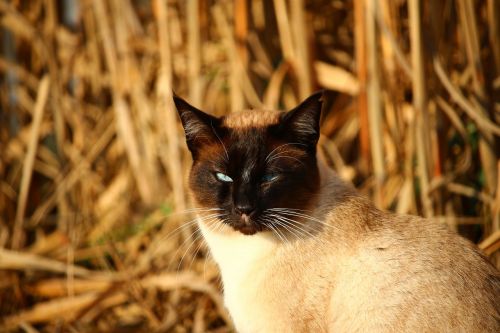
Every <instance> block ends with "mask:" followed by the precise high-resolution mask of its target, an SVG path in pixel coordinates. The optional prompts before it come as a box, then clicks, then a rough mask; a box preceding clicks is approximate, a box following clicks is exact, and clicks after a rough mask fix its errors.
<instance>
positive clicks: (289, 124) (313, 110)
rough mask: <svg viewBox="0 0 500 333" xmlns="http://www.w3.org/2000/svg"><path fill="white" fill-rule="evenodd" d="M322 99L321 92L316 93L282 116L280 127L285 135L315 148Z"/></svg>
mask: <svg viewBox="0 0 500 333" xmlns="http://www.w3.org/2000/svg"><path fill="white" fill-rule="evenodd" d="M323 98H324V97H323V91H319V92H316V93H314V94H313V95H311V96H309V97H308V98H306V99H305V100H304V101H303V102H302V103H300V104H299V105H298V106H297V107H296V108H294V109H293V110H290V111H288V112H287V113H285V114H284V116H283V118H282V120H281V126H282V128H283V130H284V131H285V132H286V133H287V135H290V136H292V139H293V140H296V141H298V142H300V143H302V144H306V145H307V146H309V147H315V146H316V143H317V142H318V139H319V121H320V118H321V107H322V106H323Z"/></svg>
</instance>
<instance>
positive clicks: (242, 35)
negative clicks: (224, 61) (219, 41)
mask: <svg viewBox="0 0 500 333" xmlns="http://www.w3.org/2000/svg"><path fill="white" fill-rule="evenodd" d="M247 8H248V3H247V0H235V1H234V35H235V38H236V49H237V50H238V55H239V57H240V59H241V63H242V64H243V67H245V68H247V67H248V48H247V37H248V10H247Z"/></svg>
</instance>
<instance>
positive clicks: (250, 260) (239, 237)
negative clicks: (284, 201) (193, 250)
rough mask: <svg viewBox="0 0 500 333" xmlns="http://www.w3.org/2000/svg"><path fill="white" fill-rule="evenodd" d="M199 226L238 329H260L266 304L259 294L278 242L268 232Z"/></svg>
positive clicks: (261, 330) (262, 324) (264, 326)
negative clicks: (219, 229) (243, 232)
mask: <svg viewBox="0 0 500 333" xmlns="http://www.w3.org/2000/svg"><path fill="white" fill-rule="evenodd" d="M199 225H200V229H201V231H202V233H203V236H204V237H205V239H206V241H207V243H208V245H209V247H210V251H211V253H212V255H213V257H214V259H215V261H216V262H217V264H218V265H219V268H220V270H221V274H222V281H223V284H224V301H225V303H226V307H227V308H228V310H229V312H230V314H231V316H232V318H233V321H234V323H235V325H236V328H237V329H238V331H239V332H263V331H265V330H266V328H268V325H267V324H266V323H265V322H266V321H267V320H266V318H265V317H266V313H265V312H266V311H265V307H266V306H265V304H262V299H261V298H259V297H258V295H259V290H260V289H261V288H260V281H262V279H261V277H262V276H263V274H265V265H266V263H268V260H269V259H270V258H272V256H273V254H274V252H275V251H276V248H277V242H276V241H275V239H274V238H273V236H272V235H271V234H270V233H262V232H261V233H258V234H255V235H253V236H245V235H243V234H241V233H239V232H236V231H234V230H230V229H229V227H228V228H226V229H227V230H224V231H223V232H220V231H217V232H214V231H212V230H211V229H209V228H207V226H206V225H204V224H203V223H202V222H201V223H199Z"/></svg>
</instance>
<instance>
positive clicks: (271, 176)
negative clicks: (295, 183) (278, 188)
mask: <svg viewBox="0 0 500 333" xmlns="http://www.w3.org/2000/svg"><path fill="white" fill-rule="evenodd" d="M276 179H278V175H275V174H272V173H270V174H267V175H264V176H262V179H261V180H262V182H263V183H270V182H272V181H275V180H276Z"/></svg>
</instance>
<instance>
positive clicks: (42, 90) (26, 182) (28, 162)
mask: <svg viewBox="0 0 500 333" xmlns="http://www.w3.org/2000/svg"><path fill="white" fill-rule="evenodd" d="M49 87H50V79H49V77H48V76H47V75H46V76H44V77H43V78H42V79H41V80H40V85H39V87H38V93H37V98H36V104H35V108H34V110H33V125H32V126H31V134H30V139H29V143H28V149H27V152H26V156H25V158H24V163H23V174H22V180H21V187H20V190H19V199H18V205H17V210H16V219H15V222H14V228H13V232H12V243H11V247H12V248H13V249H15V250H16V249H19V248H21V247H22V246H23V244H24V240H23V230H22V229H23V222H24V213H25V210H26V203H27V200H28V190H29V186H30V183H31V176H32V172H33V164H34V161H35V154H36V149H37V146H38V140H39V135H40V125H41V123H42V118H43V113H44V110H45V105H46V103H47V99H48V96H49Z"/></svg>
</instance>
